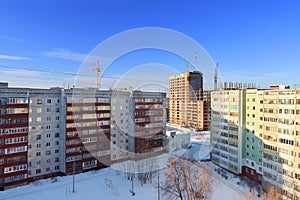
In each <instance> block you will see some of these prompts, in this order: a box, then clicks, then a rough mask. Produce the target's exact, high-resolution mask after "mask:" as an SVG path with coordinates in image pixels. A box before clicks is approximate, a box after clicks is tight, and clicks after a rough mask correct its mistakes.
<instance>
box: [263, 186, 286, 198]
mask: <svg viewBox="0 0 300 200" xmlns="http://www.w3.org/2000/svg"><path fill="white" fill-rule="evenodd" d="M281 199H282V197H281V194H280V193H279V191H278V190H275V189H274V188H273V187H270V188H268V189H267V190H266V191H265V192H264V194H263V196H262V200H281Z"/></svg>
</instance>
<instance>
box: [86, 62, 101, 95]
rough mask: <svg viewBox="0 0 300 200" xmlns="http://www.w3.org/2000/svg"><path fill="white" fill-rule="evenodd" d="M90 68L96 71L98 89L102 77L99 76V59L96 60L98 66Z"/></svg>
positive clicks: (97, 88)
mask: <svg viewBox="0 0 300 200" xmlns="http://www.w3.org/2000/svg"><path fill="white" fill-rule="evenodd" d="M88 70H90V71H96V90H99V88H100V86H99V82H100V78H99V74H100V67H99V60H97V61H96V67H94V68H88Z"/></svg>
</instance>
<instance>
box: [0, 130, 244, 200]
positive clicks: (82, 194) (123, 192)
mask: <svg viewBox="0 0 300 200" xmlns="http://www.w3.org/2000/svg"><path fill="white" fill-rule="evenodd" d="M178 129H180V130H181V128H178ZM184 131H187V132H192V131H191V130H187V129H186V128H185V130H184ZM192 133H193V136H192V138H193V137H194V136H197V137H196V139H192V140H193V143H198V144H201V148H200V150H199V151H195V153H194V155H193V157H194V158H198V159H202V158H203V157H207V152H209V137H207V135H208V133H197V132H192ZM199 134H200V135H202V136H203V137H201V138H199V137H198V136H199ZM189 150H190V149H183V150H179V151H175V152H172V154H176V155H182V154H183V153H185V152H186V151H189ZM169 156H170V154H163V155H160V156H157V157H155V159H152V160H151V161H155V162H156V163H157V164H158V165H159V169H160V182H163V179H164V172H163V171H164V170H165V168H166V166H167V161H168V158H169ZM122 166H123V165H122V164H119V165H114V166H112V168H106V169H102V170H98V171H91V172H86V173H81V174H76V175H75V191H76V192H75V193H73V192H72V183H73V176H72V175H71V176H64V177H57V181H52V180H51V179H44V180H39V181H36V182H33V183H30V184H29V185H26V186H22V187H17V188H13V189H10V190H6V191H1V192H0V200H36V199H37V200H40V199H42V200H64V199H65V200H96V199H99V200H102V199H103V200H110V199H111V200H115V199H116V200H118V199H120V200H132V199H135V200H141V199H143V200H144V199H145V200H148V199H149V200H152V199H153V200H154V199H155V200H156V199H158V196H157V186H158V184H157V176H156V177H155V178H154V179H153V182H152V184H145V185H143V186H141V184H140V182H138V181H137V180H135V181H134V191H135V196H132V195H131V193H130V189H131V187H132V182H131V181H129V180H127V179H125V176H124V173H123V172H119V171H118V170H116V169H119V170H121V171H124V167H122ZM201 166H202V167H206V168H208V169H210V171H211V173H212V175H213V177H214V182H213V191H212V196H211V199H213V200H219V199H220V200H235V199H236V200H243V199H245V196H246V195H247V193H248V191H249V188H248V187H244V186H242V185H238V184H237V182H238V178H237V177H235V176H234V175H231V174H229V173H227V175H228V178H227V179H225V178H223V177H222V176H221V175H220V174H219V173H218V170H217V169H218V167H217V166H215V165H214V164H212V163H210V162H203V163H201ZM161 199H165V198H164V197H163V196H161Z"/></svg>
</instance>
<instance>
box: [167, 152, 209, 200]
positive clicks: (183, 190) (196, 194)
mask: <svg viewBox="0 0 300 200" xmlns="http://www.w3.org/2000/svg"><path fill="white" fill-rule="evenodd" d="M165 175H166V178H165V182H164V183H163V184H162V186H161V190H162V192H163V195H164V196H165V197H167V198H170V199H181V200H183V199H187V200H195V199H208V197H209V195H210V194H211V191H212V188H211V185H212V178H211V175H210V172H209V170H207V169H205V168H201V167H199V166H198V165H196V164H195V163H192V162H190V161H188V160H186V159H185V158H183V157H179V158H170V159H169V163H168V167H167V169H166V171H165Z"/></svg>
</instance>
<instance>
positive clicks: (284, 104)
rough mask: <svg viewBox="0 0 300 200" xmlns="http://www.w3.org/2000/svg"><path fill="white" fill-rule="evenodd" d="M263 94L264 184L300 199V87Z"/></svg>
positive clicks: (282, 88) (289, 196) (287, 195)
mask: <svg viewBox="0 0 300 200" xmlns="http://www.w3.org/2000/svg"><path fill="white" fill-rule="evenodd" d="M261 95H263V100H261V103H263V108H261V112H262V113H263V118H262V119H261V121H262V125H261V126H260V130H261V131H262V138H263V159H262V162H263V182H262V184H263V187H271V186H272V187H274V188H277V189H278V190H279V192H280V193H281V194H282V195H283V197H284V199H300V176H299V174H300V145H299V141H300V140H299V139H300V138H299V134H300V88H297V89H290V88H289V87H285V86H282V85H280V86H276V87H275V86H273V87H271V89H270V90H265V91H261Z"/></svg>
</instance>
